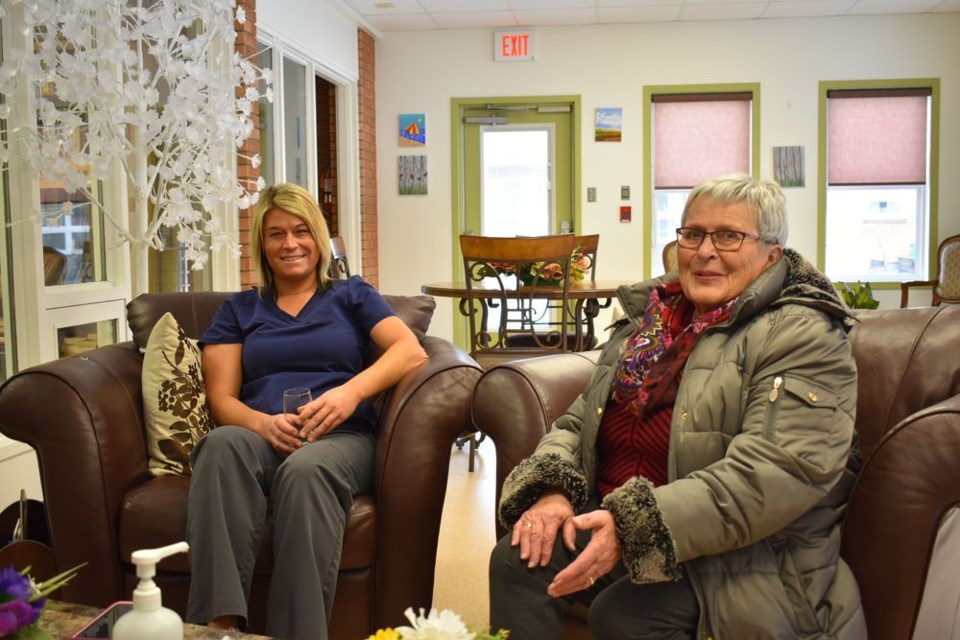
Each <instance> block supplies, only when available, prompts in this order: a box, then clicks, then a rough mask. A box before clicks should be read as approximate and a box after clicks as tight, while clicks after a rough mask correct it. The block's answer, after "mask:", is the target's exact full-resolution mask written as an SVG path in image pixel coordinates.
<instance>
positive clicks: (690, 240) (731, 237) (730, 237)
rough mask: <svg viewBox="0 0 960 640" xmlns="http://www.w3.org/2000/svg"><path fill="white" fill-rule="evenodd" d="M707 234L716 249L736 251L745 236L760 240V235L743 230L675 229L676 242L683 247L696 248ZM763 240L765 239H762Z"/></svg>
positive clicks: (741, 244)
mask: <svg viewBox="0 0 960 640" xmlns="http://www.w3.org/2000/svg"><path fill="white" fill-rule="evenodd" d="M707 236H710V241H711V242H712V243H713V246H714V247H716V248H717V251H736V250H737V249H739V248H740V247H741V246H743V241H744V240H746V239H747V238H750V239H751V240H761V238H760V236H758V235H755V234H753V233H746V232H744V231H733V230H731V229H718V230H717V231H704V230H702V229H694V228H692V227H679V228H678V229H677V244H678V245H680V246H681V247H683V248H684V249H696V248H697V247H699V246H700V245H701V244H703V239H704V238H706V237H707ZM764 242H766V241H765V240H764Z"/></svg>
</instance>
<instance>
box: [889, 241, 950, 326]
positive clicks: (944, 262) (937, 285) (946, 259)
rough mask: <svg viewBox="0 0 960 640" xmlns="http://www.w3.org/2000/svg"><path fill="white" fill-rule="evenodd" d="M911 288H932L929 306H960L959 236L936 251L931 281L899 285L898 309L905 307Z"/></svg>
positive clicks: (942, 244) (912, 281) (942, 243)
mask: <svg viewBox="0 0 960 640" xmlns="http://www.w3.org/2000/svg"><path fill="white" fill-rule="evenodd" d="M911 287H932V288H933V299H932V300H931V302H930V306H932V307H936V306H939V305H940V303H941V302H946V303H949V304H960V234H957V235H955V236H950V237H949V238H946V239H945V240H944V241H943V242H941V243H940V247H939V248H938V249H937V277H936V278H934V279H933V280H911V281H909V282H901V283H900V308H904V307H906V306H907V303H908V302H909V300H910V288H911Z"/></svg>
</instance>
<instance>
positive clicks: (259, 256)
mask: <svg viewBox="0 0 960 640" xmlns="http://www.w3.org/2000/svg"><path fill="white" fill-rule="evenodd" d="M273 209H283V210H284V211H285V212H287V213H289V214H290V215H293V216H296V217H298V218H300V219H301V220H303V222H304V223H306V225H307V228H308V229H309V230H310V235H312V236H313V240H314V242H316V243H317V249H318V250H319V251H320V260H319V261H318V262H317V289H320V290H323V289H326V288H327V287H328V286H329V285H330V282H331V280H332V278H331V277H330V261H331V259H332V258H331V255H332V252H331V250H330V231H329V230H328V229H327V221H326V220H325V219H324V217H323V212H322V211H321V210H320V205H319V204H317V199H316V198H314V197H313V194H311V193H310V192H309V191H307V190H306V189H304V188H303V187H301V186H300V185H297V184H292V183H289V182H281V183H279V184H275V185H273V186H272V187H267V188H266V189H264V190H263V191H261V192H260V199H259V200H257V204H256V207H255V209H254V213H253V228H252V229H250V254H251V255H252V256H253V257H254V260H255V263H254V267H255V268H256V272H257V278H258V279H259V281H260V291H261V294H262V293H264V292H270V294H271V295H272V296H273V297H274V298H276V297H277V285H276V282H275V281H274V278H273V270H272V269H271V268H270V265H269V264H268V263H267V255H266V253H265V252H264V250H263V219H264V218H265V217H266V215H267V214H268V213H269V212H270V211H272V210H273Z"/></svg>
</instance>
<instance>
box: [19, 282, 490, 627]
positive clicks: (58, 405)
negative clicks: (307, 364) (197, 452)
mask: <svg viewBox="0 0 960 640" xmlns="http://www.w3.org/2000/svg"><path fill="white" fill-rule="evenodd" d="M227 295H229V294H225V293H176V294H151V295H146V296H140V297H139V298H137V299H135V300H133V301H132V302H131V303H130V304H129V305H128V306H127V312H128V320H129V322H130V325H131V328H132V329H133V331H134V338H135V342H126V343H123V344H117V345H111V346H107V347H102V348H99V349H96V350H93V351H88V352H86V353H84V354H83V355H80V356H76V357H71V358H66V359H62V360H57V361H54V362H49V363H46V364H42V365H39V366H36V367H32V368H30V369H27V370H25V371H22V372H20V373H19V374H17V375H15V376H13V377H12V378H11V379H10V380H9V381H7V383H6V384H4V386H3V387H0V432H2V433H4V434H5V435H7V436H9V437H11V438H13V439H16V440H20V441H22V442H26V443H27V444H29V445H31V446H32V447H33V448H34V449H35V450H36V451H37V457H38V460H39V464H40V474H41V481H42V483H43V492H44V498H45V502H46V506H47V514H48V518H49V525H50V532H51V544H52V546H53V549H54V554H55V556H56V564H57V568H58V569H60V570H63V569H67V568H69V567H72V566H74V565H76V564H79V563H81V562H88V563H89V564H88V565H87V566H86V567H85V568H84V569H83V570H82V571H80V573H79V574H78V575H77V577H76V578H75V579H74V580H73V581H72V582H71V583H70V584H69V585H67V586H66V587H64V588H63V590H62V597H63V599H65V600H67V601H70V602H79V603H84V604H90V605H96V606H101V607H102V606H104V605H107V604H109V603H111V602H113V601H116V600H120V599H123V598H129V597H130V595H131V592H132V589H133V587H134V586H136V573H135V570H134V568H133V566H132V565H131V564H130V562H129V560H130V554H131V553H132V552H133V551H134V550H136V549H140V548H151V547H157V546H161V545H165V544H169V543H172V542H176V541H178V540H182V539H183V538H184V532H185V522H186V498H187V487H188V482H189V480H188V479H187V478H184V477H180V476H161V477H153V476H152V475H151V474H150V473H148V471H147V445H146V442H145V439H144V418H143V402H142V393H141V389H140V376H141V368H142V362H143V358H142V355H141V353H140V351H139V350H138V348H137V345H138V344H139V345H145V344H146V342H147V338H148V337H149V334H150V329H151V328H152V327H153V325H154V323H155V322H156V321H157V319H158V318H159V317H160V316H161V315H163V313H164V312H166V311H170V312H172V313H173V315H174V316H175V317H176V318H177V320H178V321H179V322H180V324H181V326H183V328H184V331H185V332H186V333H187V335H188V336H191V337H194V338H196V337H199V335H200V334H201V333H202V331H203V329H204V328H206V327H207V326H208V325H209V323H210V320H211V318H212V317H213V314H214V312H215V311H216V309H217V307H218V306H219V305H220V303H221V301H223V300H224V299H225V298H226V297H227ZM385 297H386V298H387V301H388V302H389V303H390V304H391V306H393V308H394V310H395V311H396V312H397V314H398V315H399V316H400V317H401V318H403V319H404V320H405V321H407V322H408V324H411V322H410V320H409V318H410V317H411V316H418V317H419V318H420V319H421V323H420V324H421V327H420V329H422V331H420V333H418V337H420V338H421V343H422V344H423V347H424V349H425V350H426V352H427V353H428V355H429V356H430V358H429V360H428V361H427V362H426V363H424V364H423V365H421V366H419V367H418V368H416V369H415V370H413V371H411V372H410V373H409V374H408V375H407V376H405V377H404V378H403V379H402V380H401V381H400V383H399V384H397V386H396V387H394V388H393V389H392V390H391V391H390V392H388V393H385V394H383V395H382V396H381V397H380V398H379V399H378V400H377V403H376V405H377V408H378V413H379V420H380V423H379V431H378V443H377V469H376V473H377V475H376V490H375V492H374V494H373V495H369V496H362V497H360V498H359V499H358V500H357V501H356V502H355V503H354V505H353V509H352V511H351V513H350V515H349V517H348V520H347V531H346V537H345V540H344V547H343V556H342V559H341V563H340V574H339V580H338V585H337V595H336V600H335V602H334V607H333V620H332V622H331V637H333V638H339V639H343V640H347V639H349V640H357V638H364V637H366V636H367V635H369V634H370V633H372V632H373V631H375V630H376V629H377V628H380V627H383V626H388V625H390V626H392V625H396V624H398V623H401V622H402V621H403V620H404V618H403V611H404V610H405V609H406V608H407V607H409V606H413V607H421V606H422V607H429V606H430V603H431V600H432V598H433V579H434V566H435V563H436V552H437V539H438V533H439V528H440V516H441V511H442V508H443V499H444V492H445V489H446V483H447V472H448V467H449V461H450V451H451V446H452V443H453V441H454V439H455V438H456V437H457V435H458V434H460V433H462V432H463V431H464V430H465V429H467V428H468V427H469V424H470V418H469V407H470V398H471V396H472V393H473V388H474V386H475V384H476V381H477V379H478V378H479V377H480V374H481V370H480V368H479V367H478V366H477V364H476V362H474V361H473V360H472V359H471V358H470V357H469V356H467V355H466V354H464V353H463V352H462V351H460V350H459V349H457V348H456V347H454V346H453V345H452V344H451V343H450V342H448V341H446V340H443V339H440V338H436V337H430V336H424V335H423V332H424V331H425V330H426V327H425V326H423V324H424V322H423V318H426V319H427V322H428V320H429V316H430V314H432V312H433V306H434V305H433V299H432V298H429V297H427V296H415V297H401V296H385ZM416 331H417V330H416V329H415V332H416ZM270 548H271V543H270V541H269V536H268V539H267V540H265V542H264V545H263V549H262V550H261V553H260V557H259V558H258V560H257V565H256V569H255V577H254V584H253V590H252V594H251V605H250V624H251V629H252V630H254V631H257V630H262V628H263V621H264V614H265V607H266V589H267V585H268V579H269V574H270V571H271V562H272V560H271V553H270ZM158 570H159V571H158V575H157V578H156V580H157V582H158V584H159V585H160V587H161V588H162V590H163V600H164V605H165V606H168V607H171V608H173V609H175V610H177V611H179V612H180V613H181V614H182V613H183V611H184V610H185V608H186V598H187V590H188V587H189V583H190V569H189V565H188V558H187V556H186V555H185V554H179V555H176V556H173V557H170V558H167V559H165V560H164V561H162V562H161V563H160V565H159V567H158Z"/></svg>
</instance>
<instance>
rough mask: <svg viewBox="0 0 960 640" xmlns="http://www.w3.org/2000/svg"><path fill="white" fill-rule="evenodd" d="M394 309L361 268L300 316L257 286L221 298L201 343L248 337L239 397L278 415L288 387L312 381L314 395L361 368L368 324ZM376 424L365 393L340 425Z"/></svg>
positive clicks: (370, 427) (367, 427)
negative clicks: (290, 311) (361, 271)
mask: <svg viewBox="0 0 960 640" xmlns="http://www.w3.org/2000/svg"><path fill="white" fill-rule="evenodd" d="M268 297H269V296H268ZM393 315H395V314H394V312H393V310H392V309H391V308H390V305H388V304H387V302H386V300H384V299H383V297H382V296H381V295H380V294H379V293H378V292H377V290H376V289H374V288H373V287H372V286H370V284H368V283H367V282H366V281H364V280H363V279H362V278H360V277H359V276H352V277H350V278H348V279H347V280H335V281H334V282H332V283H331V285H330V287H329V288H328V289H327V290H326V291H323V292H317V293H316V294H314V296H313V297H312V298H310V300H309V301H308V302H307V304H306V305H305V306H304V307H303V309H301V310H300V313H299V314H297V316H291V315H290V314H288V313H287V312H285V311H283V310H281V309H280V308H279V307H278V306H277V304H276V302H275V301H274V300H272V299H265V298H263V297H261V296H260V294H259V292H258V291H257V290H255V289H252V290H249V291H242V292H240V293H237V294H234V295H233V296H231V297H230V298H228V299H227V300H226V301H225V302H224V303H223V304H222V305H221V306H220V309H218V310H217V313H216V315H215V316H214V318H213V323H212V324H211V325H210V327H209V328H208V329H207V330H206V331H205V332H204V333H203V336H201V338H200V347H201V348H203V346H204V345H207V344H237V343H239V344H242V345H243V352H242V367H243V380H242V383H241V386H240V400H241V401H242V402H243V403H244V404H246V405H247V406H249V407H250V408H252V409H256V410H258V411H263V412H264V413H267V414H270V415H275V414H278V413H282V412H283V392H284V390H285V389H291V388H293V387H307V388H308V389H310V390H311V392H312V393H313V397H314V398H315V399H316V398H319V397H320V395H322V394H323V393H324V392H325V391H327V390H329V389H332V388H334V387H337V386H340V385H342V384H343V383H345V382H346V381H347V380H349V379H350V378H352V377H353V376H355V375H357V374H358V373H359V372H360V371H361V370H362V369H363V359H364V355H366V353H367V349H368V348H369V347H370V344H371V340H370V331H371V330H372V329H373V327H375V326H376V325H377V323H378V322H380V321H381V320H383V319H384V318H388V317H390V316H393ZM375 426H376V415H375V413H374V411H373V405H372V404H371V403H370V402H369V401H364V402H362V403H360V404H359V405H358V406H357V410H356V412H355V413H354V415H353V416H352V417H351V418H348V419H347V420H346V421H345V422H344V423H343V424H341V425H340V426H339V427H337V428H338V429H340V430H347V431H361V432H368V433H373V432H374V430H375Z"/></svg>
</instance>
